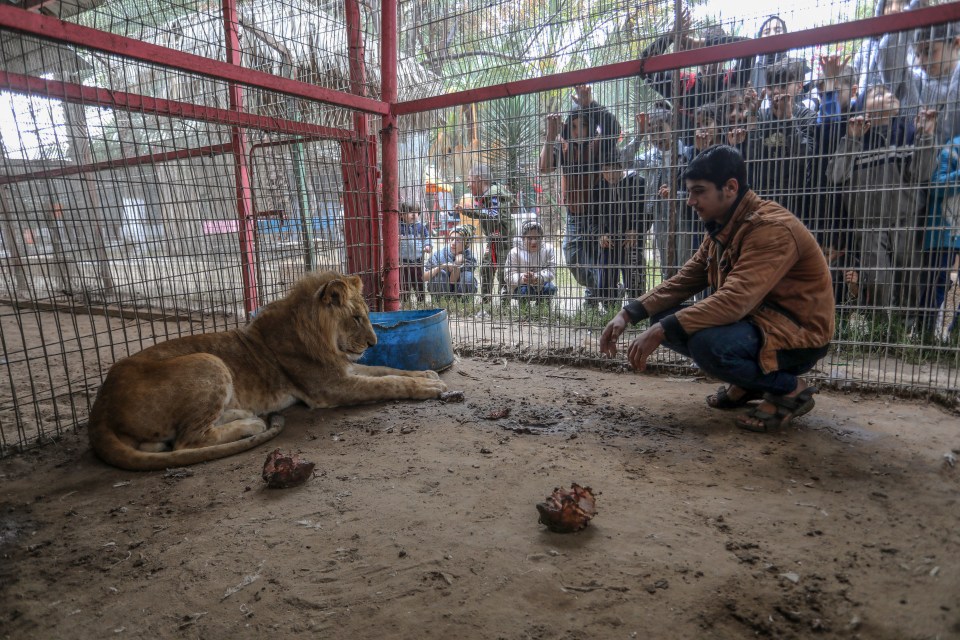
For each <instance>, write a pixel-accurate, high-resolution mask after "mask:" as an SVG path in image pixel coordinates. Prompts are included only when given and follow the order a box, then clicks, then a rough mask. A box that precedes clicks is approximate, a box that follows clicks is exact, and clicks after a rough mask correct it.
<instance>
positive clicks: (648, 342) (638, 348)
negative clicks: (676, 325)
mask: <svg viewBox="0 0 960 640" xmlns="http://www.w3.org/2000/svg"><path fill="white" fill-rule="evenodd" d="M665 339H666V335H665V334H664V332H663V327H662V326H661V325H660V323H659V322H658V323H656V324H653V325H650V328H649V329H647V330H646V331H644V332H643V333H641V334H640V335H639V336H637V337H636V339H634V341H633V342H631V343H630V347H629V348H628V349H627V360H628V361H629V362H630V366H631V367H633V370H634V371H645V370H646V369H647V358H649V357H650V354H652V353H653V352H654V351H656V350H657V347H659V346H660V345H661V344H662V343H663V341H664V340H665Z"/></svg>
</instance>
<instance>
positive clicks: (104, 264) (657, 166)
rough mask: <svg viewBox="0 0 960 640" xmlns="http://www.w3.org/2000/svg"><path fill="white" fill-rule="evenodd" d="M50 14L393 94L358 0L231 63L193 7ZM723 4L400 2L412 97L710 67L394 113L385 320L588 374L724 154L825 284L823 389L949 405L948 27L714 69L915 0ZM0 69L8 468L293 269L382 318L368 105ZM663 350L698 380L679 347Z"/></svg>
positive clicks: (50, 70) (3, 48)
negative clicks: (365, 303) (395, 293)
mask: <svg viewBox="0 0 960 640" xmlns="http://www.w3.org/2000/svg"><path fill="white" fill-rule="evenodd" d="M268 5H269V6H268ZM43 6H44V7H45V10H46V11H48V12H49V13H51V14H53V15H57V16H58V17H60V18H62V19H64V20H67V21H70V22H71V23H73V24H76V25H80V26H84V27H91V28H93V29H97V30H103V31H106V32H110V33H113V34H117V35H120V36H124V37H130V38H136V39H140V40H143V41H144V42H148V43H151V44H157V45H161V46H163V47H167V48H170V49H171V50H177V51H179V52H181V53H184V52H185V53H189V54H193V55H196V56H201V57H203V58H206V59H209V60H210V61H211V64H212V63H213V62H214V61H216V62H221V61H230V62H231V63H232V64H236V65H237V66H240V67H244V68H246V69H249V70H253V71H263V72H266V73H268V74H271V75H272V76H275V77H278V78H283V79H288V80H297V81H301V82H304V83H310V84H314V85H319V86H320V87H324V88H327V89H334V90H338V91H349V92H350V93H352V94H353V95H360V96H368V97H377V96H379V94H380V77H381V73H380V72H381V70H380V69H379V62H378V56H379V49H380V38H381V37H382V35H383V34H382V33H381V27H380V20H379V17H378V14H377V10H378V7H376V6H371V5H368V4H362V3H350V2H348V3H345V4H339V3H310V2H303V1H300V0H298V1H296V2H285V3H258V2H251V3H241V4H240V5H239V6H238V7H237V18H236V20H235V22H234V23H233V26H234V27H236V28H237V30H238V31H236V32H234V33H239V34H240V36H241V37H240V38H239V41H238V42H239V46H240V51H241V55H239V56H235V57H234V58H233V59H231V57H230V54H229V51H230V46H231V45H230V42H229V37H230V36H229V34H230V33H231V31H230V29H227V31H226V33H227V35H225V31H224V17H223V12H222V11H220V10H213V9H211V8H210V6H209V5H196V4H194V3H179V4H174V3H171V4H162V3H159V4H158V3H155V2H151V3H145V2H127V3H124V2H107V3H102V4H93V3H91V4H76V5H71V4H68V3H62V2H61V3H56V4H51V3H45V4H43ZM734 9H735V11H734V10H733V9H731V7H730V6H728V5H724V4H722V3H705V4H702V5H697V6H696V7H692V8H690V9H689V10H688V9H686V8H684V7H683V6H682V5H680V4H679V3H672V2H671V3H666V2H661V3H643V4H636V3H625V2H582V1H579V2H560V3H553V4H549V3H548V4H538V3H522V4H517V3H493V4H491V3H488V2H484V3H471V2H466V3H464V2H457V3H445V2H440V3H438V2H430V3H425V2H402V3H400V6H399V10H398V20H399V28H398V33H397V34H396V35H397V36H398V38H397V40H398V65H397V75H398V77H399V85H400V86H399V96H400V101H401V102H403V101H406V102H407V104H414V103H415V102H416V101H417V100H422V99H435V98H438V97H439V98H444V96H448V94H451V93H454V92H458V91H474V92H475V93H476V92H477V91H478V89H483V88H491V87H492V85H501V86H502V83H510V82H518V81H519V82H525V81H529V80H532V79H537V78H541V77H542V76H545V75H547V74H552V73H562V72H575V71H578V70H589V69H593V68H599V67H601V66H603V65H613V64H617V63H621V62H625V61H632V60H637V59H640V60H655V59H656V58H657V57H658V56H664V55H670V54H672V53H678V52H686V53H690V52H693V53H695V54H697V55H699V59H690V60H693V62H690V61H689V60H688V62H685V63H683V65H682V66H681V68H668V69H663V70H661V71H650V72H645V73H641V74H639V75H636V74H633V75H632V76H631V77H628V78H623V79H619V80H609V81H602V82H596V83H593V84H591V85H581V86H577V87H568V88H563V89H553V88H551V89H548V90H543V91H540V90H523V91H517V92H512V91H511V90H503V91H501V92H500V93H497V92H496V91H491V92H489V94H490V96H493V95H506V96H509V97H504V98H498V99H490V100H486V99H482V98H483V97H484V96H483V95H482V94H483V92H482V91H481V92H479V94H478V95H476V96H475V97H474V98H472V99H471V100H460V101H457V100H453V99H451V100H449V105H450V106H446V107H443V108H439V109H434V108H425V107H424V108H412V109H408V110H407V111H406V112H405V113H408V114H409V115H403V116H401V117H400V118H399V119H398V121H397V125H398V130H399V150H398V151H399V153H398V156H399V166H398V167H397V170H398V178H399V179H398V182H399V192H400V207H399V209H400V242H399V247H395V248H394V249H395V250H396V251H397V253H398V257H399V260H400V265H399V266H400V283H401V289H400V290H401V304H402V305H403V306H404V307H405V308H427V307H429V308H435V307H443V308H446V309H447V310H448V311H449V313H450V315H451V320H452V321H451V327H452V331H453V339H454V342H455V345H456V347H457V348H458V349H459V350H460V352H461V353H482V354H488V355H496V356H509V357H521V358H531V359H550V360H560V361H564V362H569V363H571V364H584V363H591V362H592V363H600V362H602V359H601V356H600V353H599V350H598V336H599V333H600V331H601V330H602V329H603V327H604V326H605V324H606V323H607V321H609V319H610V318H611V317H613V315H614V314H616V313H618V312H619V310H620V309H621V308H622V307H623V305H624V304H625V303H626V301H628V300H630V299H632V298H636V297H637V296H640V295H642V294H643V293H644V292H646V291H650V290H651V289H652V288H654V287H656V286H657V285H658V284H659V283H661V282H663V281H664V280H666V279H667V278H669V277H670V276H671V275H673V274H674V273H676V272H677V270H678V269H679V268H680V267H681V266H682V264H683V263H684V262H685V261H686V260H687V259H688V258H689V257H690V256H691V255H692V254H693V252H694V251H695V250H696V248H697V247H698V246H699V244H700V242H701V241H702V239H703V237H704V228H703V225H702V222H701V221H700V219H699V217H698V216H697V214H696V213H695V212H694V211H693V210H692V209H691V208H690V207H688V206H687V194H686V185H685V182H684V179H683V171H684V168H685V167H686V165H687V164H688V163H689V162H690V161H692V160H693V159H694V158H696V157H697V155H698V154H699V153H701V152H702V151H703V150H705V149H707V148H709V147H710V146H711V145H714V144H720V143H725V144H731V145H733V146H735V147H736V148H737V149H738V150H740V152H741V154H742V155H743V156H744V158H745V159H746V162H747V167H748V182H749V184H750V186H751V187H752V188H753V189H754V190H755V191H756V192H757V193H758V194H759V195H760V196H761V197H763V198H770V199H773V200H776V201H778V202H780V203H781V204H783V205H784V206H785V207H787V208H788V209H789V210H790V211H792V212H793V213H794V214H795V215H796V216H797V217H798V218H800V219H801V220H802V221H803V222H804V223H805V224H806V225H807V227H808V228H809V229H810V231H811V232H812V233H813V234H814V235H815V237H816V238H817V240H818V242H819V243H820V245H821V247H822V249H823V252H824V256H825V259H826V260H827V261H828V263H829V265H830V269H831V273H832V277H833V286H834V296H835V301H836V304H837V334H836V336H835V340H834V341H833V343H832V348H831V351H830V353H829V354H828V355H827V357H825V358H824V359H823V360H822V361H821V362H820V363H819V364H818V366H817V368H816V369H815V370H814V372H813V373H812V375H814V376H815V377H817V378H818V379H820V380H821V381H828V382H832V383H835V384H838V385H852V386H858V387H883V388H888V389H893V390H897V391H901V392H919V393H925V394H943V395H950V394H953V395H955V394H956V392H957V389H958V387H960V385H958V376H960V327H958V326H957V324H958V323H957V321H956V320H957V309H958V305H960V292H958V285H957V273H958V271H960V257H958V256H960V219H958V218H957V214H956V212H955V208H956V204H955V202H954V199H955V194H956V193H957V189H956V188H955V185H958V184H960V178H958V177H957V176H958V175H960V174H958V170H960V153H958V149H960V138H955V136H957V135H958V134H960V131H958V130H957V127H958V123H957V118H956V112H957V105H958V100H960V96H958V95H957V94H956V92H957V90H958V89H957V87H960V82H957V81H955V80H954V78H955V77H960V71H958V66H957V60H958V59H960V47H958V45H957V43H958V42H960V38H958V35H960V33H957V32H954V31H953V28H954V25H953V24H952V23H944V24H937V25H934V26H932V27H930V26H928V27H925V28H922V29H918V30H914V29H909V30H907V31H895V30H894V31H892V32H891V33H889V34H879V35H878V36H877V37H868V38H857V39H849V40H838V41H832V42H825V41H824V40H823V38H822V37H820V36H817V38H814V37H813V36H810V38H811V40H815V41H816V43H815V44H813V43H811V42H804V41H803V40H802V39H800V40H798V41H796V42H793V41H792V42H793V44H791V45H790V46H791V48H790V49H787V50H784V51H774V52H769V53H766V52H765V53H762V54H751V55H744V56H741V57H731V59H729V60H718V61H711V55H710V51H711V48H712V47H715V46H725V45H737V44H738V43H744V42H747V43H749V42H750V41H756V40H758V39H762V38H766V37H772V38H776V37H781V38H782V37H784V34H785V33H789V32H790V31H791V30H793V31H797V30H802V29H810V28H814V27H820V26H824V25H832V24H841V23H843V22H845V21H849V20H853V19H858V18H864V17H869V16H872V15H874V14H875V13H876V14H879V15H883V14H885V13H887V14H891V15H892V14H893V13H896V12H901V11H906V10H907V7H905V6H904V5H902V4H900V3H896V2H888V3H887V4H886V5H884V6H881V7H876V6H873V5H871V6H867V5H866V4H864V3H846V2H841V3H830V4H823V3H816V4H813V3H809V4H806V5H801V4H798V5H796V6H794V7H792V8H791V10H790V11H784V12H781V13H780V14H779V16H767V15H759V14H750V13H749V12H747V11H743V8H742V7H735V8H734ZM3 15H5V14H0V17H3ZM350 16H352V17H350ZM351 21H352V24H353V25H354V28H353V29H352V30H351V28H348V23H351ZM0 56H2V59H0V70H2V73H3V82H2V83H0V85H2V86H0V141H2V148H0V152H2V153H0V158H2V160H0V161H2V169H3V170H2V172H0V205H2V209H0V213H2V220H0V225H2V228H0V232H2V233H0V238H2V246H0V251H2V254H0V267H2V268H0V273H2V282H3V292H2V294H0V296H2V298H3V299H2V300H0V325H2V347H3V354H2V357H3V358H4V360H5V362H4V364H5V373H6V377H5V380H4V384H3V385H2V390H0V455H2V454H6V453H9V452H11V451H15V450H20V449H22V448H24V447H28V446H32V445H35V444H37V443H40V442H43V441H46V440H48V439H50V438H52V437H56V436H57V435H58V434H60V433H61V432H62V431H63V429H66V428H70V427H72V426H75V425H78V424H82V423H83V421H84V419H85V416H86V413H87V411H88V409H89V405H90V403H91V402H92V400H93V397H94V394H95V393H96V390H97V388H98V386H99V383H100V381H101V379H102V376H103V375H104V374H105V372H106V369H107V368H108V367H109V365H110V364H112V363H113V362H114V361H116V360H117V359H119V358H121V357H123V356H125V355H127V354H128V353H131V352H134V351H137V350H139V349H141V348H143V347H145V346H149V345H150V344H152V343H153V342H155V341H157V340H164V339H167V338H171V337H176V336H179V335H184V334H189V333H195V332H201V331H213V330H222V329H227V328H232V327H236V326H239V325H240V324H242V323H244V322H245V321H246V320H247V318H248V317H249V316H250V314H251V313H254V312H255V310H256V308H257V307H259V306H260V305H263V304H266V303H268V302H269V301H271V300H273V299H275V298H277V297H279V296H280V295H282V293H283V292H284V291H285V290H286V287H287V286H288V285H289V284H290V283H291V282H292V281H294V280H295V279H296V278H297V277H298V276H299V275H301V274H302V273H304V272H306V271H309V270H315V269H337V270H341V271H346V272H352V273H359V274H360V275H361V276H363V277H364V280H365V287H366V289H367V293H368V295H370V296H371V297H370V301H371V303H372V304H379V303H382V302H384V300H383V297H382V296H381V291H382V287H383V281H384V277H385V276H388V275H389V272H388V271H385V264H386V263H385V257H384V247H383V246H382V243H381V242H380V238H381V237H383V229H382V228H381V224H382V217H381V215H380V214H381V211H380V209H381V206H380V191H379V189H380V185H379V184H378V179H379V175H378V163H379V152H378V149H377V144H376V137H375V135H374V134H375V133H376V132H378V131H379V130H380V127H381V121H380V118H379V117H378V116H371V115H364V114H362V113H360V112H358V111H356V110H353V109H350V108H345V107H343V106H338V105H336V104H329V103H324V102H321V101H319V100H316V99H313V98H311V97H308V96H307V95H300V94H298V93H297V91H285V92H279V91H276V90H274V89H271V88H270V87H271V86H272V85H271V83H270V82H268V81H261V80H262V78H261V77H260V76H257V77H256V78H253V77H252V76H251V78H252V81H251V82H252V83H251V84H244V83H243V82H238V81H237V80H236V78H234V77H217V76H216V74H215V73H211V74H207V73H201V72H198V70H197V69H196V68H194V67H192V66H191V64H193V63H190V61H189V60H184V59H182V58H172V59H173V60H175V61H176V64H166V63H163V62H161V61H159V60H149V59H144V58H143V57H136V56H133V57H129V56H125V55H120V54H119V53H117V52H115V51H111V50H103V49H96V48H85V47H83V46H77V45H76V44H70V43H67V42H52V41H49V40H41V39H38V38H36V37H34V36H31V35H24V34H23V33H19V32H14V31H0ZM715 57H717V56H713V58H715ZM361 62H362V64H360V63H361ZM181 63H182V64H181ZM178 65H179V68H178ZM571 77H572V76H571ZM258 78H260V79H258ZM253 81H255V82H253ZM511 93H521V94H522V95H511ZM379 169H380V170H383V169H384V167H379ZM388 253H390V252H388ZM387 266H388V265H387ZM709 294H710V291H704V292H702V293H700V294H699V295H698V297H701V298H702V297H704V296H707V295H709ZM388 302H389V301H388ZM655 360H656V362H657V364H658V365H660V366H662V367H666V368H668V369H670V370H674V371H677V372H681V371H682V372H686V373H689V372H691V371H694V372H695V371H696V369H695V365H694V364H693V363H692V361H690V360H688V359H686V358H683V357H681V356H678V355H676V354H674V353H673V352H668V351H664V350H662V351H658V352H657V354H656V356H655Z"/></svg>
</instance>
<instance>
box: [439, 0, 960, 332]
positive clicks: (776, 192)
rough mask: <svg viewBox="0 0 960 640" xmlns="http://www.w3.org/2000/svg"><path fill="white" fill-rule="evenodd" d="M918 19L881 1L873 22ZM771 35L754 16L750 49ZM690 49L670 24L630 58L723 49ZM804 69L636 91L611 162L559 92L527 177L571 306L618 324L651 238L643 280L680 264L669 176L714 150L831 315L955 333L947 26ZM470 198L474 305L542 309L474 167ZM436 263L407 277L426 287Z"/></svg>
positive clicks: (957, 185)
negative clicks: (807, 272)
mask: <svg viewBox="0 0 960 640" xmlns="http://www.w3.org/2000/svg"><path fill="white" fill-rule="evenodd" d="M921 6H923V5H922V4H921V2H920V1H919V0H914V2H913V3H911V4H910V5H909V6H905V5H904V4H903V3H902V2H901V1H900V0H881V1H880V2H879V3H878V5H877V15H882V14H887V13H891V12H898V11H905V10H911V9H914V8H918V7H921ZM786 31H787V24H786V22H785V21H784V20H782V19H781V18H779V17H778V16H772V17H770V18H769V19H768V20H766V21H765V22H764V23H763V25H762V26H761V29H760V31H759V33H758V37H766V36H770V35H777V34H781V33H785V32H786ZM678 34H679V35H678ZM692 34H693V29H692V28H691V25H690V19H689V16H688V14H687V13H685V12H684V13H683V14H682V17H681V24H680V25H679V28H677V29H674V30H672V31H671V32H670V33H669V34H667V35H664V36H663V37H661V38H658V39H657V40H656V41H655V42H654V43H652V44H651V45H650V46H649V47H648V48H647V50H646V51H645V52H644V55H657V54H661V53H665V52H667V51H669V50H670V49H671V48H674V49H675V50H676V49H684V48H693V47H704V46H711V45H716V44H723V43H726V42H731V41H735V40H737V39H738V38H735V37H731V36H726V35H724V34H722V33H717V32H716V31H713V32H711V33H710V34H708V35H707V36H706V37H702V38H695V37H693V35H692ZM816 63H817V64H814V65H810V64H808V62H807V61H806V60H804V59H803V58H801V57H799V56H793V55H791V54H790V53H789V52H786V53H779V54H770V55H761V56H756V57H751V58H746V59H738V60H733V61H730V62H729V63H728V64H723V63H712V64H709V65H703V66H701V67H699V68H698V69H696V70H693V71H682V72H681V71H676V72H664V73H654V74H649V75H648V76H645V77H644V80H645V81H646V83H647V86H649V87H650V88H651V89H652V90H653V91H655V92H656V93H657V94H659V96H660V99H659V100H658V101H657V102H656V103H655V104H654V106H653V107H652V108H650V109H648V110H645V111H644V112H643V113H640V114H637V115H636V118H635V123H634V124H635V131H634V132H632V139H633V140H634V142H633V143H632V144H628V145H627V150H626V152H624V145H623V144H622V141H623V139H624V138H625V137H627V138H630V137H631V135H630V134H629V133H628V132H627V131H624V130H622V128H621V124H620V122H619V121H618V119H617V118H616V117H615V116H614V114H613V113H612V112H611V111H610V110H609V109H607V108H605V107H604V106H602V105H600V104H599V103H598V102H597V101H596V100H595V98H594V96H593V93H592V91H591V88H590V87H589V86H588V85H580V86H577V87H576V88H575V91H574V95H573V106H572V108H571V109H570V110H569V111H568V112H566V113H563V114H550V115H548V116H547V118H546V123H545V128H546V139H545V141H544V144H543V147H542V150H541V153H540V162H539V168H540V172H541V174H543V175H547V174H554V173H556V174H559V184H560V187H559V190H560V195H561V204H562V206H563V208H564V220H565V225H566V226H565V229H564V233H563V242H562V247H561V249H562V254H563V258H564V266H565V268H566V269H567V270H569V273H570V275H571V276H572V278H573V279H574V280H575V281H576V282H577V283H578V284H579V285H581V287H582V288H583V291H584V302H583V303H584V304H585V305H588V306H591V307H595V308H600V307H606V308H607V309H614V308H615V309H619V308H620V307H621V306H622V304H623V299H624V297H626V298H628V299H629V298H633V297H636V296H638V295H639V294H640V293H642V291H643V288H644V284H645V282H647V280H648V271H647V265H645V264H644V255H645V253H646V251H645V247H644V246H643V243H644V238H645V237H647V236H648V234H649V232H650V231H651V230H652V235H653V241H654V245H655V246H654V248H655V249H656V254H657V255H658V256H659V264H660V269H661V273H659V274H657V275H658V277H668V276H669V275H671V273H672V272H673V271H675V270H676V269H677V268H678V267H679V266H680V265H682V264H683V263H684V262H685V261H686V260H687V259H689V258H690V257H691V256H692V255H693V254H694V252H695V251H696V249H697V247H698V246H699V244H700V241H701V240H702V238H703V227H702V224H701V223H700V221H699V219H698V218H697V216H696V214H695V213H694V212H693V211H692V210H691V209H689V208H688V207H687V206H686V204H685V202H686V194H685V191H684V180H683V171H684V167H685V165H686V164H687V163H688V162H690V161H691V160H692V159H693V158H695V157H696V156H697V154H699V153H701V152H702V151H704V150H705V149H707V148H709V147H711V146H713V145H716V144H728V145H731V146H734V147H736V148H737V149H738V150H739V151H740V153H741V154H742V155H743V157H744V158H745V160H746V162H747V169H748V182H749V185H750V187H751V188H752V189H753V190H754V191H756V192H757V193H758V194H759V195H760V196H761V197H762V198H766V199H771V200H776V201H778V202H779V203H780V204H782V205H783V206H784V207H786V208H787V209H788V210H790V211H792V212H793V213H794V214H795V215H796V216H797V217H798V218H799V219H800V220H802V221H803V222H804V223H805V224H806V225H807V226H808V228H809V229H810V230H811V231H812V232H813V233H814V235H815V236H816V238H817V239H818V241H819V243H820V245H821V247H822V249H823V253H824V256H825V258H826V260H827V262H828V263H829V264H830V266H831V270H832V272H833V274H834V288H835V295H836V298H837V301H838V302H840V303H844V304H848V305H857V306H861V307H873V308H876V309H883V310H885V311H888V312H889V313H890V314H891V315H896V316H897V317H899V318H900V319H902V320H903V322H904V323H905V324H906V325H909V326H911V327H913V328H914V329H917V330H937V331H939V333H940V335H941V337H946V336H947V335H948V334H949V331H950V330H951V329H952V328H953V325H957V324H958V323H957V322H956V317H957V310H956V309H955V308H953V306H951V305H954V304H955V301H951V300H947V298H948V296H947V292H948V291H949V290H950V289H951V287H956V284H955V283H956V281H957V271H958V268H960V25H958V24H954V23H946V24H940V25H936V26H933V27H927V28H922V29H915V30H909V31H904V32H899V33H892V34H888V35H886V36H883V37H881V38H874V39H869V40H866V41H864V42H863V43H862V45H861V46H860V47H859V49H858V50H857V51H856V52H855V55H853V54H851V53H840V52H838V53H831V54H824V55H820V56H819V57H818V59H817V60H816ZM811 66H814V67H816V69H811ZM470 189H471V193H472V196H473V199H474V205H473V211H472V212H471V217H472V218H474V219H477V220H479V221H480V222H481V224H482V225H483V228H482V229H479V230H477V231H479V233H480V235H483V236H486V237H487V239H488V240H489V242H487V244H486V245H485V246H486V248H487V251H486V252H485V255H484V256H483V257H482V258H481V260H480V262H479V264H480V265H481V267H480V268H481V270H484V271H483V273H481V277H480V282H481V284H480V286H481V287H482V295H483V296H484V298H485V299H488V298H489V296H490V295H491V294H492V293H494V292H493V290H492V286H493V284H494V283H495V282H496V281H499V283H500V294H501V295H503V296H511V295H517V294H518V292H519V294H520V295H537V296H549V295H552V294H553V293H555V291H556V287H555V285H554V283H553V279H554V273H555V269H556V264H555V259H554V258H553V255H552V250H551V252H548V253H549V255H545V254H544V251H543V250H542V249H543V246H544V245H545V244H546V243H543V242H542V236H543V229H542V227H540V226H539V225H536V226H533V227H529V228H527V227H524V229H525V231H522V234H521V236H520V237H521V238H522V241H520V242H514V240H515V238H516V235H515V230H514V229H512V228H510V227H509V225H508V224H507V222H508V221H507V220H506V219H507V218H509V221H510V222H512V217H511V216H509V215H507V216H504V215H501V214H503V212H504V211H505V210H506V209H508V208H509V201H510V198H511V197H512V195H511V194H510V193H509V190H507V189H506V188H504V187H502V186H500V185H498V184H497V182H496V181H495V180H494V178H493V177H492V176H491V175H490V171H489V168H488V167H486V165H478V166H475V167H474V168H473V169H472V171H471V174H470ZM527 232H529V233H530V237H529V238H528V236H527ZM438 257H439V256H434V257H432V258H431V259H430V262H429V263H428V264H426V265H424V279H425V280H427V281H428V282H429V283H432V282H435V278H437V277H438V275H439V274H438V273H437V272H436V266H433V267H431V265H436V264H441V263H443V261H440V262H438V260H437V258H438ZM471 259H472V258H471ZM541 260H543V261H545V262H549V264H540V261H541ZM516 265H519V266H517V269H514V267H515V266H516ZM547 285H549V286H547ZM445 286H447V285H445ZM474 286H475V285H474ZM461 287H462V285H461ZM705 293H707V292H705ZM945 300H946V303H945ZM945 304H946V305H947V306H945Z"/></svg>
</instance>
